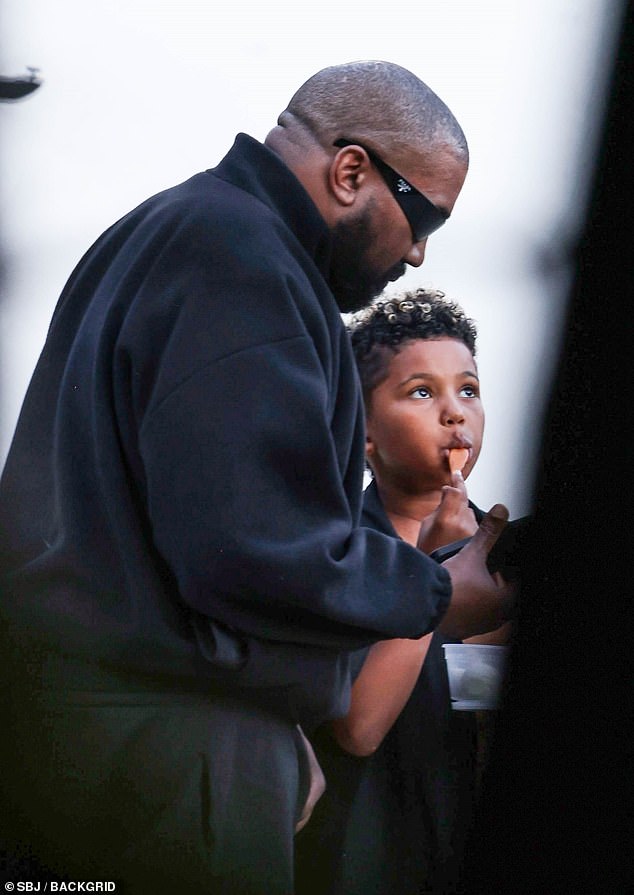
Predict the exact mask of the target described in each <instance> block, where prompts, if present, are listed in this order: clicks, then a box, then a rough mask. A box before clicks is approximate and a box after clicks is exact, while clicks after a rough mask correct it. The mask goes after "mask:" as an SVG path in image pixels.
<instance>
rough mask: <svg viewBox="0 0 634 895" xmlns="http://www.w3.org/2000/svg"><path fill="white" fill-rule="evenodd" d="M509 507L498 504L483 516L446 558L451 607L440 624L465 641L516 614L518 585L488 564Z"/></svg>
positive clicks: (450, 635)
mask: <svg viewBox="0 0 634 895" xmlns="http://www.w3.org/2000/svg"><path fill="white" fill-rule="evenodd" d="M508 515H509V514H508V510H507V508H506V507H505V506H503V505H502V504H496V505H495V506H493V507H492V508H491V509H490V510H489V512H488V513H487V514H486V515H485V516H484V518H483V519H482V522H481V523H480V525H479V527H478V529H477V531H476V532H475V534H474V535H473V537H472V538H471V540H470V541H469V543H468V544H466V545H465V546H464V547H463V548H462V550H461V551H460V552H459V553H457V554H456V555H455V556H452V557H451V558H450V559H448V560H446V562H444V563H443V567H444V568H445V569H447V571H448V572H449V574H450V575H451V583H452V587H453V592H452V596H451V603H450V604H449V609H448V610H447V612H446V613H445V616H444V618H443V620H442V622H441V623H440V625H439V628H440V630H441V631H442V632H443V633H444V634H445V635H447V636H449V637H455V638H458V639H460V640H464V638H466V637H471V636H473V635H474V634H484V633H485V632H487V631H492V630H494V629H495V628H498V627H499V626H500V625H502V624H503V623H504V622H506V621H508V620H509V619H510V618H511V617H512V615H513V609H514V603H515V597H516V595H517V586H516V585H514V584H512V583H509V582H506V581H504V579H503V578H502V576H501V575H499V574H498V573H496V574H495V575H491V574H490V572H489V570H488V569H487V567H486V558H487V555H488V553H489V550H490V549H491V547H493V545H494V544H495V542H496V541H497V539H498V537H499V536H500V534H501V533H502V531H503V529H504V526H505V525H506V522H507V520H508Z"/></svg>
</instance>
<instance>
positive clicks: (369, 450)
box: [365, 433, 374, 460]
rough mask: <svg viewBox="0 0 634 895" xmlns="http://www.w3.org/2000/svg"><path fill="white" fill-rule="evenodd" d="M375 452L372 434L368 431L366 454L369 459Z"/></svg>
mask: <svg viewBox="0 0 634 895" xmlns="http://www.w3.org/2000/svg"><path fill="white" fill-rule="evenodd" d="M373 453H374V441H373V440H372V436H371V435H370V434H369V433H367V434H366V436H365V456H366V458H367V459H368V460H369V459H370V457H371V456H372V454H373Z"/></svg>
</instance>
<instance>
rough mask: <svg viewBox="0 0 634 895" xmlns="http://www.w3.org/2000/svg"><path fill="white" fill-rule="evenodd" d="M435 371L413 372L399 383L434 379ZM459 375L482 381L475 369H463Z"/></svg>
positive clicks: (404, 383) (405, 383)
mask: <svg viewBox="0 0 634 895" xmlns="http://www.w3.org/2000/svg"><path fill="white" fill-rule="evenodd" d="M434 375H435V374H434V373H412V374H411V375H410V376H408V377H407V378H406V379H404V380H403V381H402V382H400V383H399V385H407V383H408V382H411V381H412V379H433V378H434ZM457 375H458V376H470V377H471V378H472V379H475V380H476V382H480V377H479V376H478V374H477V373H476V372H474V371H473V370H462V371H461V372H460V373H458V374H457Z"/></svg>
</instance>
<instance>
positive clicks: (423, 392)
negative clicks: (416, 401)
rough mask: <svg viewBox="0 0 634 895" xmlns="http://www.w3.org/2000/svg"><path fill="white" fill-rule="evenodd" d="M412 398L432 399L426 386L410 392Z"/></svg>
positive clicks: (420, 386)
mask: <svg viewBox="0 0 634 895" xmlns="http://www.w3.org/2000/svg"><path fill="white" fill-rule="evenodd" d="M410 397H412V398H430V397H431V392H430V391H429V389H428V388H425V386H424V385H418V386H417V387H416V388H415V389H413V390H412V391H411V392H410Z"/></svg>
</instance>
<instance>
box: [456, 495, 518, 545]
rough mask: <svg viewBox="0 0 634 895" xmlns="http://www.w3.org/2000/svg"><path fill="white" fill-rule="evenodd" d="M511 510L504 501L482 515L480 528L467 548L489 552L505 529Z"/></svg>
mask: <svg viewBox="0 0 634 895" xmlns="http://www.w3.org/2000/svg"><path fill="white" fill-rule="evenodd" d="M508 518H509V511H508V509H507V508H506V507H505V506H504V504H502V503H496V504H494V506H492V507H491V509H490V510H489V512H488V513H485V515H484V516H483V517H482V521H481V522H480V525H479V526H478V530H477V531H476V533H475V534H474V535H473V537H472V538H471V540H470V541H469V543H468V544H467V546H466V547H465V548H464V549H465V550H467V549H469V550H478V551H480V552H482V553H485V554H488V552H489V550H490V549H491V547H493V545H494V544H495V542H496V541H497V539H498V538H499V537H500V535H501V534H502V532H503V531H504V526H505V525H506V523H507V522H508Z"/></svg>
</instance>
